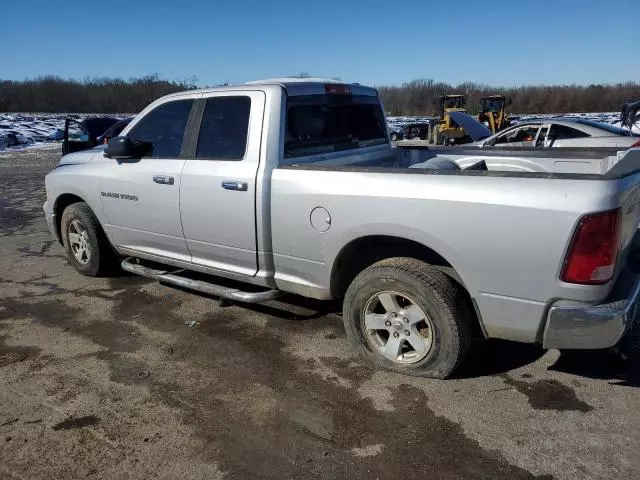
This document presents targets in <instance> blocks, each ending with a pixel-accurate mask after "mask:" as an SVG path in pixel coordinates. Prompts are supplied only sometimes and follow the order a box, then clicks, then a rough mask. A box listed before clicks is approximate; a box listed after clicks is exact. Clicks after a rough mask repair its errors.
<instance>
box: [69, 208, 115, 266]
mask: <svg viewBox="0 0 640 480" xmlns="http://www.w3.org/2000/svg"><path fill="white" fill-rule="evenodd" d="M84 232H86V233H84ZM60 233H61V237H62V244H63V246H64V249H65V250H66V252H67V258H68V259H69V263H71V265H73V267H74V268H75V269H76V270H77V271H78V272H80V273H81V274H83V275H87V276H89V277H97V276H102V275H104V274H106V273H107V272H109V271H111V270H114V266H116V265H118V262H117V257H116V255H115V252H114V251H113V249H112V247H111V245H110V243H109V240H108V239H107V236H106V235H105V233H104V230H102V227H101V226H100V222H98V219H97V218H96V216H95V215H94V213H93V212H92V211H91V208H89V205H87V204H86V203H84V202H78V203H73V204H71V205H69V206H68V207H67V208H65V209H64V212H63V213H62V218H61V220H60ZM74 235H76V237H74ZM77 236H79V237H80V240H78V238H79V237H77ZM78 245H81V247H80V248H78ZM82 247H84V251H85V253H86V254H84V255H82V254H81V252H82V251H83V248H82ZM79 254H80V255H79Z"/></svg>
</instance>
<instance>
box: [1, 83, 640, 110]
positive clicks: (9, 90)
mask: <svg viewBox="0 0 640 480" xmlns="http://www.w3.org/2000/svg"><path fill="white" fill-rule="evenodd" d="M302 75H303V74H300V75H298V76H302ZM305 75H306V74H305ZM196 87H197V81H196V79H195V78H190V79H186V80H180V81H169V80H164V79H161V78H160V77H159V76H158V75H149V76H145V77H142V78H131V79H128V80H124V79H121V78H87V79H84V80H67V79H62V78H60V77H55V76H45V77H39V78H35V79H27V80H21V81H15V80H0V112H52V113H55V112H74V113H136V112H139V111H140V110H142V109H143V108H144V107H145V106H146V105H148V104H149V103H150V102H152V101H153V100H155V99H156V98H159V97H161V96H163V95H167V94H169V93H174V92H178V91H182V90H189V89H193V88H196ZM377 88H378V90H379V92H380V96H381V98H382V100H383V102H384V106H385V110H386V112H387V114H389V115H431V114H433V113H434V112H435V104H436V99H437V98H438V97H439V96H440V95H445V94H451V93H457V94H465V95H466V96H467V110H468V111H469V112H470V113H477V108H478V106H479V104H480V98H481V97H482V96H485V95H494V94H499V95H505V96H507V97H509V98H511V100H512V105H511V107H510V111H512V112H516V113H566V112H612V111H619V110H620V109H621V107H622V105H623V104H624V103H625V102H628V101H633V100H640V83H636V82H626V83H618V84H614V85H552V86H544V85H540V86H522V87H509V88H507V87H491V86H488V85H483V84H478V83H463V84H461V85H455V86H454V85H449V84H447V83H442V82H435V81H434V80H414V81H411V82H408V83H404V84H402V85H399V86H379V87H377Z"/></svg>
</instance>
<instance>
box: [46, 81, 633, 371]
mask: <svg viewBox="0 0 640 480" xmlns="http://www.w3.org/2000/svg"><path fill="white" fill-rule="evenodd" d="M639 182H640V150H629V151H627V152H621V153H617V152H585V151H582V152H580V151H571V150H568V151H560V150H559V149H555V150H552V151H549V150H537V151H509V150H501V151H499V152H495V151H490V150H489V149H483V150H482V151H478V150H477V149H475V150H474V151H465V150H463V149H447V148H441V149H439V150H438V149H436V150H433V149H428V148H427V149H419V148H408V149H398V148H393V147H392V145H391V143H390V142H389V137H388V132H387V130H386V124H385V118H384V115H383V109H382V106H381V103H380V100H379V98H378V95H377V92H376V91H375V90H374V89H371V88H367V87H364V86H360V85H357V84H350V85H348V84H341V83H336V82H325V81H322V82H321V81H292V80H273V81H264V82H258V83H251V84H245V85H240V86H234V87H224V88H215V89H208V90H200V91H189V92H184V93H179V94H173V95H170V96H167V97H164V98H161V99H159V100H157V101H155V102H154V103H152V104H151V105H149V106H148V107H147V108H146V109H145V110H144V111H143V112H141V113H140V114H139V115H138V116H137V117H136V118H135V119H134V120H133V121H132V122H131V124H130V125H129V126H128V127H127V128H126V129H125V130H124V131H123V132H122V134H121V136H119V137H116V138H113V139H111V140H110V141H109V144H108V146H107V147H106V149H105V148H103V147H96V148H94V149H92V150H88V151H84V152H77V153H73V154H70V155H66V156H64V157H63V158H62V160H61V162H60V165H59V166H58V167H57V168H56V169H54V170H53V171H52V172H51V173H49V174H48V175H47V177H46V192H47V201H46V203H45V205H44V211H45V214H46V218H47V222H48V224H49V227H50V229H51V232H52V233H53V235H55V237H56V238H57V239H58V240H59V241H60V242H61V243H62V244H63V246H64V248H65V249H66V252H67V254H68V257H69V262H70V263H71V264H72V265H73V266H74V267H75V268H76V270H78V271H79V272H80V273H83V274H85V275H91V276H94V275H101V274H104V273H105V272H108V271H109V269H110V268H113V267H114V265H119V266H121V267H122V268H123V269H125V270H127V271H130V272H134V273H136V274H140V275H144V276H147V277H150V278H154V279H158V280H161V281H163V282H165V283H168V284H175V285H179V286H181V287H183V288H187V289H193V290H198V291H201V292H206V293H208V294H211V295H214V296H218V297H223V298H227V299H233V300H237V301H240V302H265V301H269V300H272V299H274V298H276V297H277V296H279V295H280V294H281V293H282V292H291V293H294V294H298V295H303V296H307V297H313V298H316V299H327V300H328V299H341V300H342V301H343V316H344V324H345V328H346V331H347V335H348V337H349V338H350V339H351V340H352V341H353V344H354V345H355V346H356V348H358V349H359V350H360V351H361V352H362V353H363V354H364V355H365V356H366V357H367V358H369V359H370V360H371V361H373V362H375V363H377V364H378V365H381V366H383V367H385V368H388V369H391V370H395V371H398V372H402V373H405V374H411V375H421V376H429V377H437V378H445V377H447V376H449V375H451V374H452V372H454V370H455V368H456V367H457V366H458V365H459V364H460V362H461V361H462V360H463V358H464V356H465V354H466V352H467V350H468V349H469V346H470V341H471V338H472V336H473V335H479V336H484V337H487V338H503V339H509V340H516V341H520V342H527V343H538V344H541V345H543V346H544V347H549V348H566V349H569V348H577V349H591V348H605V347H610V346H613V345H615V344H616V343H617V342H618V341H619V340H620V339H621V337H622V336H623V335H624V334H625V332H626V331H627V329H629V328H630V324H631V323H632V322H633V321H634V316H635V312H636V308H637V303H638V295H639V289H640V283H639V282H638V280H637V278H636V276H635V274H634V273H632V272H631V270H630V269H629V268H627V261H626V260H627V257H628V254H629V251H630V250H631V248H632V244H633V242H632V237H633V236H634V233H635V231H636V227H637V225H638V221H639V220H640V208H639V201H640V198H639V195H640V186H639Z"/></svg>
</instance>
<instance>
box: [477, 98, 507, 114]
mask: <svg viewBox="0 0 640 480" xmlns="http://www.w3.org/2000/svg"><path fill="white" fill-rule="evenodd" d="M482 103H483V108H482V110H483V111H484V112H494V113H497V112H499V111H500V110H502V104H503V101H502V99H500V98H485V99H483V100H482Z"/></svg>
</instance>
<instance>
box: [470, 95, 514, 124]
mask: <svg viewBox="0 0 640 480" xmlns="http://www.w3.org/2000/svg"><path fill="white" fill-rule="evenodd" d="M510 104H511V100H510V99H508V98H507V97H505V96H503V95H489V96H486V97H482V98H481V99H480V113H479V114H478V121H479V122H480V123H484V124H485V125H487V127H489V129H490V130H491V131H492V132H493V133H498V132H499V131H500V130H503V129H505V128H507V127H508V126H509V113H508V111H507V106H508V105H510Z"/></svg>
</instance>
